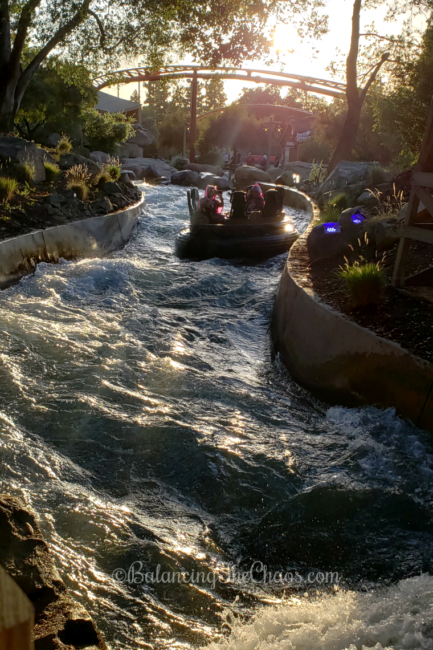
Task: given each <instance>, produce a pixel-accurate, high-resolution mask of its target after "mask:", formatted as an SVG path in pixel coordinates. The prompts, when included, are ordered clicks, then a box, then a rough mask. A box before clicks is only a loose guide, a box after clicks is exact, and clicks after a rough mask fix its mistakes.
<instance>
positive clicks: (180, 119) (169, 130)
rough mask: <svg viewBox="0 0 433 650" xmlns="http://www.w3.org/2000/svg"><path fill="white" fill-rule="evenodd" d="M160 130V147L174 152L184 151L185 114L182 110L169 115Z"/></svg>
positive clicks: (160, 125) (161, 124)
mask: <svg viewBox="0 0 433 650" xmlns="http://www.w3.org/2000/svg"><path fill="white" fill-rule="evenodd" d="M158 128H159V138H158V144H159V145H161V146H163V147H167V148H169V149H171V150H174V151H182V147H183V132H184V128H185V114H184V113H183V112H182V111H181V110H179V111H175V112H173V113H169V114H167V115H166V116H165V117H164V119H163V121H162V122H161V123H160V124H159V127H158Z"/></svg>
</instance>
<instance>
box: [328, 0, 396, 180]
mask: <svg viewBox="0 0 433 650" xmlns="http://www.w3.org/2000/svg"><path fill="white" fill-rule="evenodd" d="M361 4H362V0H355V2H354V3H353V15H352V36H351V41H350V49H349V54H348V56H347V61H346V97H347V113H346V117H345V120H344V124H343V128H342V131H341V135H340V138H339V140H338V143H337V146H336V148H335V150H334V153H333V154H332V156H331V160H330V162H329V165H328V174H330V173H331V172H332V170H333V169H334V168H335V167H336V165H337V164H338V163H339V162H340V160H348V159H349V158H350V156H351V154H352V149H353V146H354V144H355V140H356V136H357V134H358V129H359V123H360V119H361V109H362V106H363V103H364V100H365V98H366V96H367V93H368V91H369V89H370V87H371V85H372V84H373V83H374V81H375V79H376V77H377V75H378V74H379V71H380V69H381V67H382V66H383V64H384V63H385V62H386V61H387V60H388V59H389V58H390V53H389V52H383V53H382V55H381V57H380V59H379V61H377V62H376V63H375V64H374V65H373V67H372V70H371V72H370V74H369V76H368V78H367V81H366V82H365V84H364V87H363V88H359V87H358V69H357V64H358V53H359V38H360V13H361Z"/></svg>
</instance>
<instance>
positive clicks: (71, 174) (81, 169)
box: [65, 165, 91, 184]
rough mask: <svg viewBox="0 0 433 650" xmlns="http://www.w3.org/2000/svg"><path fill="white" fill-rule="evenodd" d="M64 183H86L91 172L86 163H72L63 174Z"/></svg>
mask: <svg viewBox="0 0 433 650" xmlns="http://www.w3.org/2000/svg"><path fill="white" fill-rule="evenodd" d="M65 177H66V183H67V184H69V183H84V184H87V183H88V182H89V180H90V177H91V174H90V172H89V170H88V168H87V166H86V165H74V166H73V167H71V168H70V169H68V171H67V172H66V174H65Z"/></svg>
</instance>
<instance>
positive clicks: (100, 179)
mask: <svg viewBox="0 0 433 650" xmlns="http://www.w3.org/2000/svg"><path fill="white" fill-rule="evenodd" d="M111 180H112V178H111V176H110V174H109V173H108V172H104V171H101V172H100V173H99V174H98V175H97V176H95V180H94V183H95V185H97V186H98V187H103V185H105V183H109V182H110V181H111Z"/></svg>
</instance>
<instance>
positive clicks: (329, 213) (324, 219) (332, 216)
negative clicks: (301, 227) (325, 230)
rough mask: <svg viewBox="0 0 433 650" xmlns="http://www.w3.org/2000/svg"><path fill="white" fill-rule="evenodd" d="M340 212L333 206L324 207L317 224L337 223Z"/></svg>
mask: <svg viewBox="0 0 433 650" xmlns="http://www.w3.org/2000/svg"><path fill="white" fill-rule="evenodd" d="M340 214H341V211H340V210H339V208H337V207H336V206H335V205H331V203H328V205H325V207H324V208H323V210H321V211H320V216H319V218H318V222H319V223H329V222H331V221H337V220H338V217H339V216H340Z"/></svg>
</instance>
